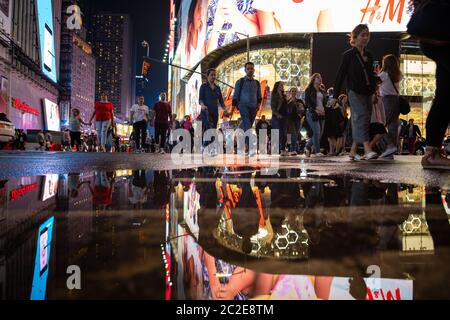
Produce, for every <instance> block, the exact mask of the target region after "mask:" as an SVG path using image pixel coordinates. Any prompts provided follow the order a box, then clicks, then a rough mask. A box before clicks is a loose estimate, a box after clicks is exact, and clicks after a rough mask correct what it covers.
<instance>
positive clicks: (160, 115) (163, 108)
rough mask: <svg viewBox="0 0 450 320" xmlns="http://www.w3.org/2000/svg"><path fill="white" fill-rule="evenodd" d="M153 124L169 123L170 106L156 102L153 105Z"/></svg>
mask: <svg viewBox="0 0 450 320" xmlns="http://www.w3.org/2000/svg"><path fill="white" fill-rule="evenodd" d="M154 110H155V123H164V124H168V123H169V117H170V115H171V114H172V110H171V108H170V104H168V103H167V102H158V103H157V104H155V107H154Z"/></svg>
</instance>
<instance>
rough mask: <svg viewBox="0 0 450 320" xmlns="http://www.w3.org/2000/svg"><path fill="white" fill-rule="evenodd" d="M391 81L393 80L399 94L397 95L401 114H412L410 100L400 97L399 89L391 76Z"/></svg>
mask: <svg viewBox="0 0 450 320" xmlns="http://www.w3.org/2000/svg"><path fill="white" fill-rule="evenodd" d="M389 79H390V80H391V83H392V86H393V87H394V89H395V92H397V94H398V104H399V109H400V113H401V114H403V115H405V116H406V115H408V114H409V113H410V112H411V105H410V104H409V102H408V100H406V99H405V98H403V97H402V96H401V95H400V92H398V89H397V87H396V86H395V83H394V80H392V78H391V76H390V75H389Z"/></svg>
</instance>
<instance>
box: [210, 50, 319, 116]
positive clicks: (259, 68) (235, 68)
mask: <svg viewBox="0 0 450 320" xmlns="http://www.w3.org/2000/svg"><path fill="white" fill-rule="evenodd" d="M250 61H252V62H253V63H255V69H256V73H255V78H256V79H257V80H259V82H260V83H261V89H262V90H263V92H264V98H265V101H264V102H263V105H262V108H261V110H260V113H259V115H262V114H265V115H266V116H268V117H269V118H270V117H271V113H270V93H271V91H272V88H273V86H274V84H275V82H277V81H283V82H284V83H285V88H286V89H289V88H291V87H297V88H298V89H299V91H303V90H304V89H305V88H306V86H307V85H308V81H309V77H310V69H311V57H310V50H309V49H301V48H270V49H258V50H252V51H250ZM246 62H247V53H246V52H244V53H240V54H236V55H233V56H232V57H229V58H227V59H225V60H223V61H222V62H221V63H220V64H219V65H218V66H217V68H216V69H217V78H218V80H220V81H222V82H223V83H226V84H228V85H230V86H232V87H234V85H235V83H236V81H237V80H239V79H240V78H241V77H243V76H245V72H244V65H245V63H246ZM220 86H221V87H222V89H223V95H224V97H230V95H231V92H232V89H231V88H230V87H227V86H226V85H223V84H220Z"/></svg>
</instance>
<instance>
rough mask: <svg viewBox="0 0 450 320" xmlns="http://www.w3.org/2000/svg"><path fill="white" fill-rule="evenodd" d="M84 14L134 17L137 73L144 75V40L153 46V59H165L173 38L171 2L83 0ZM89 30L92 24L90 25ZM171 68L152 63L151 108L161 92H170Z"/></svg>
mask: <svg viewBox="0 0 450 320" xmlns="http://www.w3.org/2000/svg"><path fill="white" fill-rule="evenodd" d="M79 2H80V7H81V10H82V11H83V14H84V15H85V16H86V17H85V18H88V17H89V16H90V15H92V14H95V13H100V12H105V13H124V14H130V15H131V19H132V22H133V28H134V29H133V30H134V37H135V39H134V43H135V46H136V73H137V74H138V75H140V73H141V69H142V57H143V56H144V55H146V54H147V52H146V50H147V49H145V48H143V47H142V45H141V43H142V40H147V41H148V42H149V43H150V57H152V58H155V59H159V60H162V57H163V56H164V52H165V49H166V44H167V39H168V36H169V0H85V1H79ZM86 25H87V26H88V27H89V21H87V24H86ZM167 74H168V69H167V65H163V64H158V63H156V62H154V63H152V66H151V69H150V72H149V75H148V79H149V83H148V84H147V89H146V92H145V100H146V104H147V105H148V106H153V104H154V103H155V102H156V100H157V98H158V95H159V93H160V92H161V91H162V90H167Z"/></svg>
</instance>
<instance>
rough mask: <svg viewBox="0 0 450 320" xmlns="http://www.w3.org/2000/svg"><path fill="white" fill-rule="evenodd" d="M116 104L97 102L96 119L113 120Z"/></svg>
mask: <svg viewBox="0 0 450 320" xmlns="http://www.w3.org/2000/svg"><path fill="white" fill-rule="evenodd" d="M113 110H114V106H113V104H112V103H111V102H96V103H95V120H96V121H106V120H111V119H112V118H111V114H112V112H113Z"/></svg>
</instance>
